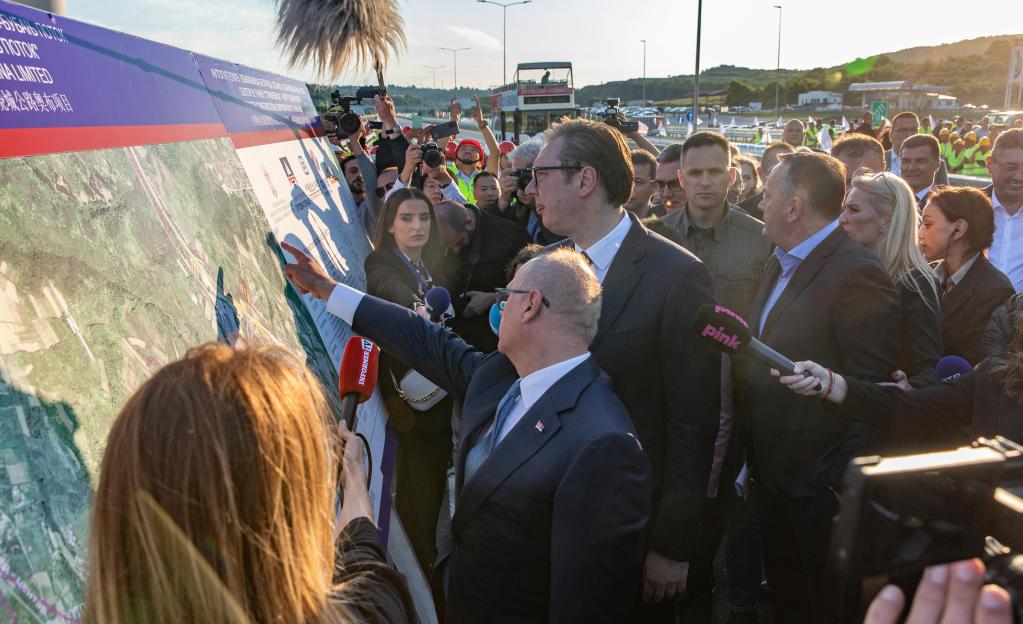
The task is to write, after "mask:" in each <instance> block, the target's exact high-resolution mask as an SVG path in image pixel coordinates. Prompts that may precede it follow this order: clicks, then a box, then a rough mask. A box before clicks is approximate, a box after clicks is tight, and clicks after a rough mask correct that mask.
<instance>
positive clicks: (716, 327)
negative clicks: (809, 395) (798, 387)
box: [693, 303, 821, 392]
mask: <svg viewBox="0 0 1023 624" xmlns="http://www.w3.org/2000/svg"><path fill="white" fill-rule="evenodd" d="M693 330H694V331H695V332H696V333H697V334H698V335H699V336H700V337H701V338H703V339H704V340H705V341H706V342H708V343H710V344H711V345H712V346H713V347H714V348H715V349H717V350H718V351H721V352H722V353H728V354H730V355H735V354H737V353H745V354H747V355H750V356H752V357H754V358H756V359H757V360H759V361H760V362H762V363H763V364H766V365H768V366H770V367H771V368H776V369H778V370H779V371H781V372H782V374H785V373H786V372H795V370H794V369H795V367H796V365H795V363H794V362H793V361H792V360H790V359H788V358H787V357H785V356H784V355H782V354H781V353H778V352H777V351H775V350H774V349H772V348H771V347H769V346H767V345H766V344H764V343H763V342H761V341H759V340H757V339H756V338H754V337H753V334H752V333H750V330H749V324H747V323H746V320H745V319H744V318H742V317H741V316H739V315H738V314H736V313H735V312H732V311H731V310H729V309H728V308H726V307H724V306H719V305H712V304H709V303H708V304H705V305H702V306H700V310H699V311H698V312H697V313H696V319H695V320H694V321H693ZM812 376H813V375H811V374H810V372H809V371H803V377H812ZM820 390H821V384H820V382H818V383H817V391H818V392H820Z"/></svg>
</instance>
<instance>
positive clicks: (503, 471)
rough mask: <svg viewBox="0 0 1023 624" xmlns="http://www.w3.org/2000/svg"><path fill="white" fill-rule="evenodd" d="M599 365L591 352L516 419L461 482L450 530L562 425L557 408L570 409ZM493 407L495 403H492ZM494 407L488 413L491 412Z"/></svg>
mask: <svg viewBox="0 0 1023 624" xmlns="http://www.w3.org/2000/svg"><path fill="white" fill-rule="evenodd" d="M598 372H599V369H597V365H596V363H595V362H594V360H593V356H590V357H589V358H587V360H586V361H585V362H583V363H582V364H580V365H579V366H576V367H575V368H574V369H572V370H571V371H569V373H568V374H567V375H565V376H564V377H562V378H561V379H559V380H558V381H557V383H555V384H554V385H553V386H551V387H550V388H549V389H548V390H547V392H545V393H544V394H543V396H541V397H540V398H539V399H538V400H537V402H536V403H534V404H533V406H532V407H531V408H530V409H529V411H527V412H526V413H525V414H523V416H522V418H521V419H520V420H519V422H518V423H517V424H516V425H515V427H513V428H512V430H511V431H509V432H508V435H507V436H505V438H504V439H503V440H501V441H500V442H499V443H498V445H497V447H496V448H494V451H493V452H492V453H491V454H490V457H488V458H487V459H486V461H485V462H483V465H482V466H480V468H479V470H477V471H476V474H474V475H473V477H472V479H471V480H470V481H468V482H466V483H464V485H463V486H462V488H461V490H460V492H459V496H458V502H457V504H456V506H455V517H454V518H453V519H452V532H455V531H459V530H460V529H461V528H462V527H464V526H465V523H466V522H467V521H468V520H469V518H471V517H472V516H473V515H474V514H475V513H476V512H477V511H479V509H480V507H482V506H483V504H484V503H485V502H486V501H487V499H488V498H489V497H490V495H491V494H492V493H493V492H494V490H496V489H497V488H498V487H499V486H500V485H501V484H502V483H504V481H505V480H506V479H507V478H508V477H509V476H510V475H511V474H512V473H513V472H514V471H515V470H516V469H517V468H518V467H519V466H521V465H522V464H523V463H525V462H526V461H527V460H528V459H529V458H530V457H532V456H533V455H535V454H536V453H537V452H538V451H539V450H540V449H542V448H543V447H544V445H546V444H547V443H548V442H549V441H550V440H551V439H552V438H553V437H554V436H555V435H556V434H557V432H558V430H559V429H561V419H560V417H559V416H558V413H559V412H562V411H564V410H567V409H570V408H571V407H573V406H574V405H575V404H576V402H577V401H578V399H579V395H580V394H581V393H582V391H583V390H584V389H585V388H586V387H587V386H589V385H590V383H592V382H593V380H594V379H595V378H596V377H597V374H598ZM494 409H496V405H495V406H494ZM494 409H491V411H490V413H489V415H490V416H493V414H494ZM469 444H471V442H470V441H468V440H463V441H462V450H461V451H460V452H459V455H460V456H462V457H463V459H461V460H460V462H459V463H460V464H461V466H460V469H459V472H458V475H459V478H460V479H461V478H462V475H463V474H464V470H465V462H464V456H465V455H466V454H468V445H469Z"/></svg>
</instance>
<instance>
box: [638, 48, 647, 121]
mask: <svg viewBox="0 0 1023 624" xmlns="http://www.w3.org/2000/svg"><path fill="white" fill-rule="evenodd" d="M639 41H640V43H642V44H643V106H646V39H640V40H639Z"/></svg>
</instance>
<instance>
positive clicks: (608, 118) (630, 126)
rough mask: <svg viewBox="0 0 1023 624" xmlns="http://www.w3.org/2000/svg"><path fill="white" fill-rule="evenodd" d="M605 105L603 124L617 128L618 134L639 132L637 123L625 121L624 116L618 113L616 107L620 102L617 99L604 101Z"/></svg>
mask: <svg viewBox="0 0 1023 624" xmlns="http://www.w3.org/2000/svg"><path fill="white" fill-rule="evenodd" d="M604 103H605V104H607V108H605V109H604V123H606V124H607V125H609V126H611V127H612V128H617V129H618V131H619V132H630V133H631V132H639V122H638V121H625V115H622V114H621V113H620V112H618V105H619V104H620V103H621V100H620V99H618V98H608V99H606V100H604Z"/></svg>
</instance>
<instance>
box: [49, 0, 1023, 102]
mask: <svg viewBox="0 0 1023 624" xmlns="http://www.w3.org/2000/svg"><path fill="white" fill-rule="evenodd" d="M367 1H369V0H367ZM377 1H380V0H377ZM397 1H398V5H399V8H400V12H401V14H402V16H403V18H404V22H405V35H406V39H407V43H408V46H407V48H406V49H404V50H402V51H401V53H400V55H399V56H398V57H397V58H396V59H394V60H392V62H391V64H390V65H389V66H388V67H387V69H386V71H385V75H386V78H387V81H388V82H389V83H391V84H402V85H411V84H416V85H419V86H432V85H434V70H431V69H428V68H427V67H426V66H443V68H441V69H437V70H436V86H438V87H441V86H444V87H448V88H450V87H451V86H452V85H453V84H454V81H455V76H454V55H453V54H452V53H450V52H445V51H443V50H441V49H440V48H441V47H448V48H470V49H469V50H467V51H464V52H460V53H458V84H459V85H460V86H472V87H482V88H489V87H492V86H494V85H498V84H500V83H501V54H502V31H501V26H502V24H501V14H502V9H501V8H500V7H498V6H494V5H490V4H481V3H478V2H476V1H475V0H397ZM778 1H779V0H728V1H722V0H708V1H707V2H704V3H703V20H702V24H703V28H702V36H701V53H700V56H701V58H700V66H701V68H703V69H707V68H710V67H714V66H717V65H738V66H744V67H752V68H773V67H774V66H775V62H776V54H777V47H776V46H777V43H778V14H779V11H778V9H776V8H773V5H774V4H775V3H777V2H778ZM66 2H67V11H68V17H72V18H74V19H78V20H82V21H85V22H89V23H93V24H97V25H100V26H105V27H107V28H112V29H115V30H120V31H123V32H127V33H131V34H133V35H137V36H140V37H144V38H147V39H154V40H156V41H160V42H162V43H167V44H170V45H174V46H178V47H181V48H185V49H189V50H193V51H195V52H200V53H202V54H206V55H210V56H216V57H219V58H222V59H225V60H229V61H234V62H237V63H241V64H244V65H250V66H253V67H257V68H260V69H265V70H269V71H274V72H277V73H280V74H284V75H287V76H291V77H293V78H296V79H299V80H305V81H308V82H335V83H343V84H353V83H357V84H374V83H375V82H376V81H375V79H373V78H372V76H371V74H370V73H368V72H365V71H361V72H359V71H348V72H346V74H344V75H342V76H341V77H340V78H338V79H335V80H333V81H331V80H329V79H328V78H326V77H322V76H317V75H316V74H315V73H314V72H313V70H312V69H311V68H306V67H298V68H289V67H287V64H286V61H285V59H284V58H282V54H281V52H280V50H279V49H277V48H275V47H274V41H275V38H276V37H275V33H274V16H275V13H274V5H273V2H272V1H271V0H66ZM781 4H782V6H783V8H782V11H781V12H782V37H781V66H782V67H785V68H792V69H809V68H813V67H828V66H834V65H839V64H842V63H845V62H848V61H850V60H853V59H854V58H856V57H861V56H870V55H873V54H879V53H882V52H892V51H896V50H900V49H903V48H909V47H914V46H919V45H934V44H939V43H950V42H954V41H959V40H962V39H972V38H975V37H981V36H986V35H1003V34H1013V33H1023V11H1020V10H1012V9H1010V7H1011V6H1012V5H1014V4H1015V2H1014V1H1013V0H971V1H970V2H969V4H968V6H969V11H968V14H966V12H964V10H963V7H964V3H963V2H962V1H961V0H928V2H926V7H927V8H926V11H925V12H923V11H921V10H920V6H921V4H920V3H919V2H918V1H916V0H888V1H887V2H877V1H875V2H865V3H847V2H841V3H831V2H826V1H825V2H822V1H821V0H781ZM832 4H834V5H835V6H836V7H837V8H834V9H832V8H829V7H830V6H831V5H832ZM882 8H883V9H884V11H883V12H882ZM696 14H697V0H646V1H645V2H626V3H617V2H615V3H610V2H608V3H603V2H592V0H591V1H586V0H532V2H530V3H529V4H524V5H519V6H513V7H510V8H509V9H507V16H508V22H507V28H508V41H507V45H508V47H507V54H508V74H509V79H510V77H511V74H512V73H513V72H514V67H515V64H516V63H520V62H529V61H571V62H572V64H573V67H574V74H575V84H576V86H577V87H582V86H585V85H589V84H597V83H603V82H609V81H613V80H625V79H629V78H637V77H640V76H642V75H643V44H642V43H640V40H641V39H646V40H647V45H646V75H647V76H650V77H654V76H669V75H677V74H692V73H693V70H694V67H695V47H696ZM933 16H944V18H942V19H935V18H934V17H933Z"/></svg>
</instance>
